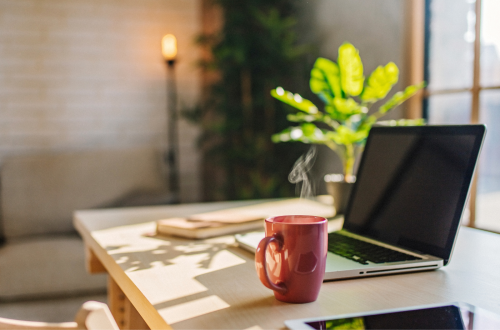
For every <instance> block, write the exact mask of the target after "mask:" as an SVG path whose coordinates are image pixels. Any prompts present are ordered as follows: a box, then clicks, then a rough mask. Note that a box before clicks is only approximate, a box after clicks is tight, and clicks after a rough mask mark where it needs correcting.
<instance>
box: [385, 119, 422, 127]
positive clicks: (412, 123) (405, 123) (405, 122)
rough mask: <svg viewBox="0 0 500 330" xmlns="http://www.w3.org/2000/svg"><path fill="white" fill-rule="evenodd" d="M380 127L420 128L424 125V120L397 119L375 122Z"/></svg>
mask: <svg viewBox="0 0 500 330" xmlns="http://www.w3.org/2000/svg"><path fill="white" fill-rule="evenodd" d="M377 125H381V126H422V125H425V119H423V118H419V119H398V120H381V121H378V122H377Z"/></svg>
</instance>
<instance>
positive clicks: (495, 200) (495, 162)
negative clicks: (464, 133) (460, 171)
mask: <svg viewBox="0 0 500 330" xmlns="http://www.w3.org/2000/svg"><path fill="white" fill-rule="evenodd" d="M480 120H481V122H482V123H485V124H486V126H487V132H486V139H485V141H484V145H483V150H482V151H481V159H480V163H479V177H478V179H479V180H478V186H477V189H478V190H477V200H476V226H477V227H480V228H485V229H490V230H494V231H499V232H500V217H499V215H500V147H499V146H500V90H492V91H484V92H482V93H481V118H480Z"/></svg>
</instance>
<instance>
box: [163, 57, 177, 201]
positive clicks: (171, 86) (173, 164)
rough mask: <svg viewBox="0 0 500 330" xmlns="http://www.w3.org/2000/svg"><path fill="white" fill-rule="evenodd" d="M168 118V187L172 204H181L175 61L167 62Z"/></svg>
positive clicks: (166, 158)
mask: <svg viewBox="0 0 500 330" xmlns="http://www.w3.org/2000/svg"><path fill="white" fill-rule="evenodd" d="M166 64H167V97H168V100H167V117H168V131H167V134H168V150H167V152H166V154H165V162H166V163H167V165H168V187H169V190H170V193H171V194H172V203H174V204H177V203H179V202H180V186H179V160H178V156H179V135H178V116H177V86H176V79H175V60H167V61H166Z"/></svg>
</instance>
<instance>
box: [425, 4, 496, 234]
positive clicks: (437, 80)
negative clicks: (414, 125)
mask: <svg viewBox="0 0 500 330" xmlns="http://www.w3.org/2000/svg"><path fill="white" fill-rule="evenodd" d="M498 16H500V1H498V0H426V1H425V56H424V79H425V80H426V81H427V82H428V86H427V88H426V91H425V92H424V94H423V116H424V117H425V118H426V119H427V120H428V122H429V123H430V124H468V123H484V124H486V126H487V134H486V140H485V142H484V145H483V150H482V154H481V158H480V161H479V167H478V172H477V175H476V179H477V181H476V182H475V183H474V187H473V190H472V195H471V198H470V203H469V209H470V212H471V213H470V218H469V225H471V226H475V227H478V228H484V229H488V230H493V231H497V232H500V216H499V215H500V20H498V19H497V17H498Z"/></svg>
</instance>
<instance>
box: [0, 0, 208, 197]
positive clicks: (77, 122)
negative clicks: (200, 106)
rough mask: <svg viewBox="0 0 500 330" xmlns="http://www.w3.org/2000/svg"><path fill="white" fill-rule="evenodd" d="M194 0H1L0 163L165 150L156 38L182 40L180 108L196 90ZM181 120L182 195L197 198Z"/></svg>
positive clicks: (191, 131) (194, 163)
mask: <svg viewBox="0 0 500 330" xmlns="http://www.w3.org/2000/svg"><path fill="white" fill-rule="evenodd" d="M200 15H201V13H200V4H199V0H140V1H137V0H136V1H133V0H0V162H1V160H2V159H5V157H7V156H10V155H13V154H29V153H45V152H60V151H75V150H82V149H107V148H127V147H135V146H155V147H158V148H160V147H165V146H166V140H167V135H166V127H167V126H166V124H167V118H166V102H167V100H166V78H165V75H166V67H165V63H164V61H163V59H162V57H161V52H160V41H161V37H162V36H163V35H164V34H166V33H173V34H175V35H176V36H177V38H178V45H179V56H178V57H179V62H178V66H177V69H178V70H177V77H178V89H179V101H180V102H181V103H186V104H192V103H193V102H195V101H196V99H197V98H198V96H199V93H200V87H199V85H200V82H199V74H198V72H197V69H196V68H195V64H194V63H195V61H196V59H197V57H198V49H197V47H196V46H195V45H194V44H193V40H194V37H195V35H196V34H197V33H199V31H200V28H201V26H200ZM196 135H197V129H195V128H194V127H192V126H190V125H188V124H186V123H185V122H183V123H181V127H180V136H181V137H180V141H181V155H180V162H181V166H180V168H181V195H182V199H183V201H196V200H198V199H199V196H200V195H199V186H200V184H199V174H198V161H199V157H198V153H197V151H196V147H195V144H194V140H195V138H196Z"/></svg>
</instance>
